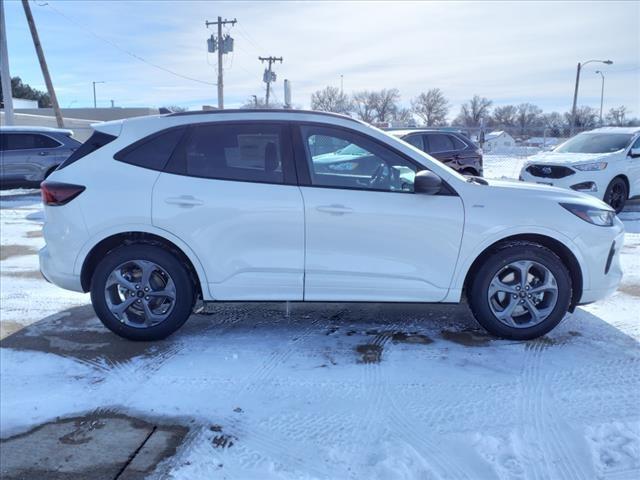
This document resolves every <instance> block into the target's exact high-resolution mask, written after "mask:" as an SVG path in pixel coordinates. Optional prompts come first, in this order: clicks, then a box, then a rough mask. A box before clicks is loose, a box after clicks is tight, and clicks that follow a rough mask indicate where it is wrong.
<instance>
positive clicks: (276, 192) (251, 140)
mask: <svg viewBox="0 0 640 480" xmlns="http://www.w3.org/2000/svg"><path fill="white" fill-rule="evenodd" d="M290 139H291V135H290V131H289V127H288V126H287V125H283V124H274V123H267V122H265V123H260V122H251V123H247V124H243V123H228V122H225V123H224V124H215V123H211V124H204V125H194V126H191V127H189V129H188V131H187V133H186V134H185V137H184V138H183V140H182V142H181V144H180V145H179V146H178V147H177V149H176V151H175V152H174V153H173V155H172V157H171V159H170V160H169V162H168V165H167V167H166V169H165V172H164V173H162V174H160V176H159V178H158V180H157V182H156V184H155V187H154V189H153V223H154V225H155V226H157V227H159V228H162V229H164V230H167V231H169V232H171V233H173V234H174V235H176V236H177V237H179V238H180V239H182V240H183V241H184V242H185V243H186V244H187V245H189V246H190V247H191V248H192V249H193V250H194V252H195V254H196V255H197V256H198V258H199V260H200V262H201V263H202V265H203V267H204V269H205V273H206V276H207V283H208V291H209V293H210V296H207V294H206V292H203V294H204V295H205V297H207V298H206V299H215V300H302V289H303V276H304V210H303V203H302V196H301V193H300V189H299V188H298V187H297V185H296V184H295V170H294V167H293V163H292V155H293V154H292V149H291V143H290ZM204 289H205V286H204V285H203V290H204Z"/></svg>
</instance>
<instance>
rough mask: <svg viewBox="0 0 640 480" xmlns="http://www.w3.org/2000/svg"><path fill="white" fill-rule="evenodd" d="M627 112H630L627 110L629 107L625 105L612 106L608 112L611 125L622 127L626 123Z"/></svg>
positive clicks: (608, 120)
mask: <svg viewBox="0 0 640 480" xmlns="http://www.w3.org/2000/svg"><path fill="white" fill-rule="evenodd" d="M627 113H629V112H628V110H627V107H625V106H624V105H620V106H619V107H617V108H612V109H611V110H609V113H608V114H607V122H608V123H609V124H610V125H615V126H616V127H622V126H623V125H625V124H626V118H627Z"/></svg>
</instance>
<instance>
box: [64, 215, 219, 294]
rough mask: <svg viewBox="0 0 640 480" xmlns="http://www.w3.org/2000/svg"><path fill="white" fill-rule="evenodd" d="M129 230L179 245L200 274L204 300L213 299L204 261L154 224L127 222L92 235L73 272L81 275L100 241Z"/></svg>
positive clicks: (77, 259)
mask: <svg viewBox="0 0 640 480" xmlns="http://www.w3.org/2000/svg"><path fill="white" fill-rule="evenodd" d="M129 232H142V233H150V234H153V235H157V236H158V237H162V238H164V239H166V240H168V241H169V242H171V243H173V244H174V245H175V246H177V247H178V248H179V249H180V250H182V252H183V253H184V254H185V255H186V256H187V258H188V259H189V260H190V261H191V264H192V265H193V268H195V270H196V274H197V275H198V279H199V280H200V286H201V288H202V290H203V292H202V295H203V296H205V297H206V298H204V300H213V297H212V296H211V292H210V291H209V282H208V280H207V275H206V272H205V270H204V268H203V267H202V262H200V259H199V258H198V256H197V255H196V254H195V252H194V251H193V250H192V249H191V248H189V246H187V244H186V243H184V242H183V241H182V240H180V239H179V238H178V237H176V236H175V235H173V234H172V233H170V232H168V231H167V230H164V229H162V228H158V227H154V226H153V225H148V224H126V225H118V226H115V227H111V228H107V229H104V230H101V231H99V232H98V233H96V234H94V235H93V236H92V237H90V238H89V239H88V240H87V241H86V242H85V243H84V245H83V246H82V248H81V249H80V252H79V253H78V256H77V257H76V261H75V264H74V268H73V272H74V274H76V275H78V277H79V276H80V274H81V272H82V266H83V264H84V262H85V260H86V258H87V255H89V252H90V251H91V249H92V248H93V247H95V246H96V245H97V244H98V243H100V242H101V241H102V240H104V239H105V238H108V237H111V236H113V235H118V234H122V233H129Z"/></svg>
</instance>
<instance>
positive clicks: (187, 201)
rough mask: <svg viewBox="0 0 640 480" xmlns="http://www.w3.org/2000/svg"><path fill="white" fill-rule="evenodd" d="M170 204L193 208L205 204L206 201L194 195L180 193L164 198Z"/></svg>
mask: <svg viewBox="0 0 640 480" xmlns="http://www.w3.org/2000/svg"><path fill="white" fill-rule="evenodd" d="M164 202H165V203H168V204H169V205H178V206H179V207H185V208H191V207H197V206H199V205H204V202H203V201H202V200H200V199H198V198H195V197H194V196H192V195H180V196H179V197H169V198H165V199H164Z"/></svg>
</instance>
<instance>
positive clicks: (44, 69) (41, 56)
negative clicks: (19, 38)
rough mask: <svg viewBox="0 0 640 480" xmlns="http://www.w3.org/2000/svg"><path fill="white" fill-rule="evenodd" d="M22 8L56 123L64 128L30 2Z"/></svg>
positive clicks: (23, 1) (26, 2)
mask: <svg viewBox="0 0 640 480" xmlns="http://www.w3.org/2000/svg"><path fill="white" fill-rule="evenodd" d="M22 8H24V14H25V16H26V17H27V23H28V24H29V30H30V31H31V38H32V39H33V46H34V47H35V48H36V53H37V54H38V61H39V62H40V68H41V69H42V76H43V77H44V83H45V84H46V85H47V92H49V97H50V98H51V106H52V107H53V113H54V114H55V116H56V122H57V123H58V127H60V128H63V127H64V121H63V120H62V113H61V112H60V105H58V97H56V91H55V90H54V89H53V82H52V81H51V76H50V75H49V68H48V67H47V61H46V60H45V58H44V52H43V51H42V44H41V43H40V37H39V36H38V30H37V29H36V23H35V22H34V21H33V15H32V14H31V7H30V6H29V1H28V0H22Z"/></svg>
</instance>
